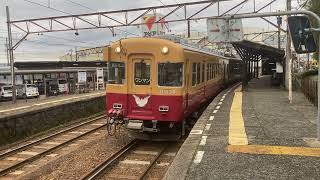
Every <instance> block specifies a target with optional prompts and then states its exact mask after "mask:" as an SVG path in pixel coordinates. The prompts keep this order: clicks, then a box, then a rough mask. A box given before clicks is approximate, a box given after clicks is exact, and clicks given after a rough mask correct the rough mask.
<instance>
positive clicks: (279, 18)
mask: <svg viewBox="0 0 320 180" xmlns="http://www.w3.org/2000/svg"><path fill="white" fill-rule="evenodd" d="M277 24H278V49H280V48H281V37H280V26H281V24H282V17H281V16H278V17H277Z"/></svg>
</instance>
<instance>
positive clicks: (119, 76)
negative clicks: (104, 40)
mask: <svg viewBox="0 0 320 180" xmlns="http://www.w3.org/2000/svg"><path fill="white" fill-rule="evenodd" d="M124 82H125V64H124V63H123V62H109V76H108V83H109V84H123V83H124Z"/></svg>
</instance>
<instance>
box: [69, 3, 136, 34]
mask: <svg viewBox="0 0 320 180" xmlns="http://www.w3.org/2000/svg"><path fill="white" fill-rule="evenodd" d="M66 1H68V2H71V3H73V4H75V5H78V6H80V7H83V8H85V9H88V10H90V11H94V12H96V11H97V10H96V9H92V8H90V7H88V6H85V5H83V4H80V3H76V2H74V1H71V0H66ZM114 30H118V31H121V32H126V33H128V34H131V35H134V36H140V35H138V34H135V33H131V32H128V31H125V30H120V29H115V28H114Z"/></svg>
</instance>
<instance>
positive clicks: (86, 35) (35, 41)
mask: <svg viewBox="0 0 320 180" xmlns="http://www.w3.org/2000/svg"><path fill="white" fill-rule="evenodd" d="M27 1H32V2H35V3H39V4H42V5H44V6H48V5H49V4H48V2H50V7H51V8H55V9H57V10H59V11H64V12H66V13H68V14H80V13H90V12H93V10H96V11H110V10H120V9H129V8H138V7H146V6H156V5H162V3H164V4H173V3H178V2H180V3H183V2H192V1H195V0H160V1H161V2H162V3H161V2H160V1H159V0H135V1H132V0H117V1H115V0H104V1H101V0H90V1H88V0H49V1H48V0H10V1H9V0H0V3H1V5H0V63H2V62H6V58H5V57H6V56H5V48H4V43H5V37H6V36H7V34H6V29H7V28H6V23H5V22H6V12H5V5H9V7H10V14H11V19H12V20H20V19H31V18H40V17H48V16H60V15H66V14H64V13H62V12H58V11H55V10H52V9H49V8H45V7H41V6H39V5H36V4H32V3H30V2H27ZM242 1H243V0H231V1H226V2H220V13H222V12H225V11H226V10H228V9H229V8H231V7H233V6H234V5H235V4H237V3H240V2H242ZM255 1H256V5H257V8H256V9H259V8H260V7H262V6H264V5H265V4H267V3H268V2H270V1H271V0H268V1H266V0H255ZM77 4H81V5H77ZM252 6H253V0H249V1H248V2H247V3H246V4H244V5H243V6H239V7H238V8H236V9H234V10H233V11H230V12H229V14H234V13H243V12H250V11H252V10H253V7H252ZM284 6H285V0H277V1H276V2H275V3H274V4H273V5H272V6H271V9H270V7H267V8H266V9H265V10H263V11H262V12H265V11H270V10H271V11H276V10H279V9H284ZM86 7H87V8H86ZM201 7H203V5H202V6H201V5H199V6H196V7H194V8H193V9H188V11H189V10H190V12H191V13H190V14H189V15H191V14H192V13H194V12H196V11H197V10H199V9H200V8H201ZM171 9H172V8H171ZM168 11H169V9H163V10H161V11H160V13H166V12H168ZM177 14H178V15H177ZM199 15H203V16H212V15H217V5H216V4H215V5H213V6H212V7H210V8H208V10H207V11H206V12H203V13H202V14H199ZM176 16H181V17H182V16H183V9H181V10H180V11H177V13H176V14H172V15H171V17H168V18H167V19H170V18H171V19H172V18H176ZM117 18H118V19H120V20H121V19H124V17H117ZM130 18H131V19H132V18H134V15H133V14H131V16H130ZM90 20H91V21H93V20H94V19H90ZM138 21H139V20H138ZM274 22H275V21H274ZM82 23H83V22H82ZM169 26H170V29H171V30H172V33H175V34H177V33H181V32H186V29H187V25H186V23H185V22H178V23H170V25H169ZM191 26H192V27H191V30H193V31H200V32H205V31H206V24H205V20H200V21H198V22H191ZM244 26H245V27H250V28H257V27H260V28H261V27H265V28H267V27H268V25H267V23H265V22H263V21H261V20H257V19H255V20H254V19H253V20H246V21H244ZM269 27H270V26H269ZM13 30H14V34H13V38H14V39H17V38H18V37H21V35H19V34H15V32H16V31H18V30H17V29H13ZM125 31H128V32H130V33H133V34H139V33H140V30H139V29H138V28H137V27H127V28H125V27H123V28H118V30H117V31H116V34H117V36H116V37H112V34H111V33H110V31H109V30H108V29H100V30H85V31H79V36H75V35H74V32H58V33H47V34H45V35H43V36H41V35H40V36H37V35H30V36H28V37H27V40H26V41H24V42H22V43H21V45H20V46H19V47H18V49H17V50H16V52H15V53H16V54H17V56H16V59H18V60H22V59H23V58H24V57H27V54H28V53H29V54H30V55H29V57H30V58H28V59H32V57H42V56H44V57H46V53H47V54H48V56H47V57H48V58H53V59H54V56H55V55H59V54H63V53H65V52H67V51H69V50H70V49H74V47H76V46H77V47H93V46H99V45H105V44H108V43H109V42H110V41H113V40H116V39H117V38H120V37H125V36H126V33H125ZM20 32H21V31H20ZM127 35H128V33H127ZM22 52H24V55H23V56H21V55H19V54H21V53H22ZM18 55H19V56H18Z"/></svg>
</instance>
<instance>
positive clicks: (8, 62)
mask: <svg viewBox="0 0 320 180" xmlns="http://www.w3.org/2000/svg"><path fill="white" fill-rule="evenodd" d="M6 53H7V65H8V66H9V65H10V58H9V44H8V38H6Z"/></svg>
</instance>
